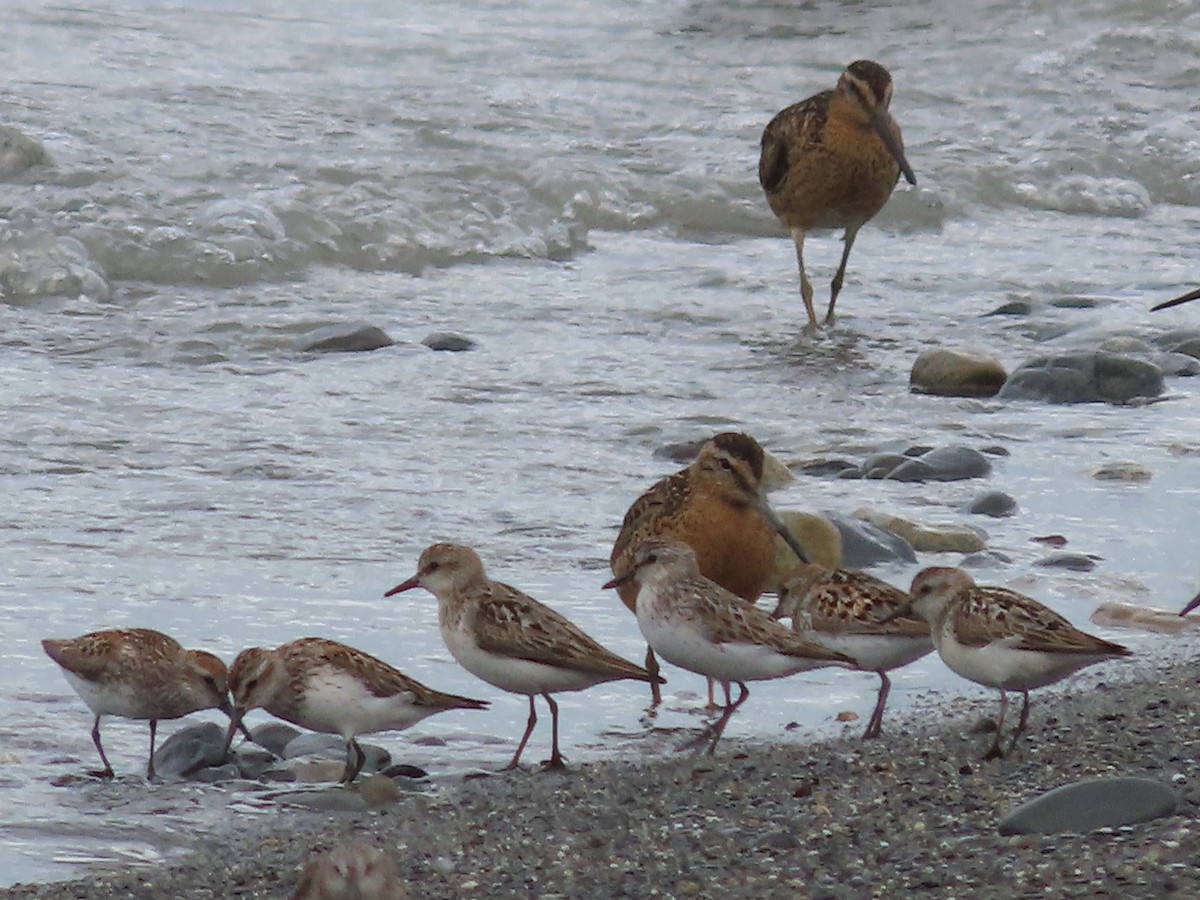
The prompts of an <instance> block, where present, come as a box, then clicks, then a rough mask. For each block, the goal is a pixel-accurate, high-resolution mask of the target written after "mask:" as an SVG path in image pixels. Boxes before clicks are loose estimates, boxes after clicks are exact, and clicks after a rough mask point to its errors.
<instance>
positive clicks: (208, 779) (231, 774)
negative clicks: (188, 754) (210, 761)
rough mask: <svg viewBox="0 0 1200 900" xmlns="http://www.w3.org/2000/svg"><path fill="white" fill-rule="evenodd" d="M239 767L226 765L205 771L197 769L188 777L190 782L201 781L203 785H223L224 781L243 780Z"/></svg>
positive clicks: (211, 767)
mask: <svg viewBox="0 0 1200 900" xmlns="http://www.w3.org/2000/svg"><path fill="white" fill-rule="evenodd" d="M245 777H246V776H245V774H243V772H242V770H241V767H240V766H237V765H235V764H234V763H227V764H225V765H223V766H209V767H208V768H206V769H197V770H196V771H195V772H193V773H192V774H191V775H189V776H188V778H189V780H191V781H201V782H204V783H205V784H223V783H224V782H226V781H237V780H238V779H240V778H245Z"/></svg>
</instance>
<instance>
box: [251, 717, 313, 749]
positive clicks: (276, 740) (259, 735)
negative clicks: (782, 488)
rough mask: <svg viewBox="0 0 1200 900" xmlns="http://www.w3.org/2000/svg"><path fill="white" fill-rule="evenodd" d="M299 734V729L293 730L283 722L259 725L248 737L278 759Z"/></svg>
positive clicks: (300, 732)
mask: <svg viewBox="0 0 1200 900" xmlns="http://www.w3.org/2000/svg"><path fill="white" fill-rule="evenodd" d="M301 734H303V732H302V731H301V730H300V729H299V728H293V727H292V726H291V725H287V724H284V723H283V722H267V723H266V724H265V725H259V726H258V727H257V728H255V729H254V730H253V731H251V732H250V736H251V737H252V738H254V743H256V744H258V746H260V747H263V748H265V749H267V750H270V751H271V752H272V753H274V754H275V755H276V756H278V757H282V756H283V751H284V748H285V747H287V745H288V744H289V743H290V742H291V741H292V740H293V739H294V738H297V737H299V736H300V735H301Z"/></svg>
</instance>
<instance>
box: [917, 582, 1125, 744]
mask: <svg viewBox="0 0 1200 900" xmlns="http://www.w3.org/2000/svg"><path fill="white" fill-rule="evenodd" d="M909 594H910V595H911V596H912V611H913V612H915V613H916V614H917V615H919V616H920V617H921V618H922V619H924V620H925V621H926V622H928V623H929V624H930V626H931V628H932V629H933V632H932V635H933V644H934V646H935V647H937V651H938V655H939V656H940V657H941V658H942V661H943V662H944V663H946V665H947V666H948V667H949V668H950V670H951V671H953V672H955V673H956V674H958V675H961V676H962V677H963V678H966V679H969V680H970V681H974V682H975V683H976V684H982V685H984V686H985V687H992V688H996V689H997V690H999V691H1000V715H999V718H998V720H997V722H996V739H995V740H994V741H993V742H992V746H991V747H990V748H989V749H988V751H987V753H986V754H985V756H984V759H996V758H999V757H1001V756H1004V755H1005V754H1006V753H1008V752H1009V751H1011V750H1012V748H1013V747H1014V746H1015V745H1016V743H1017V738H1019V737H1020V736H1021V733H1022V732H1023V731H1024V730H1025V728H1026V726H1027V725H1028V724H1029V692H1030V691H1031V690H1033V689H1034V688H1040V687H1045V686H1046V685H1048V684H1053V683H1054V682H1056V681H1059V680H1061V679H1063V678H1066V677H1067V676H1068V675H1071V674H1073V673H1074V672H1078V671H1079V670H1080V669H1082V668H1084V667H1085V666H1090V665H1093V664H1094V663H1098V662H1104V661H1105V660H1110V659H1119V658H1121V657H1126V656H1132V655H1133V654H1132V652H1131V651H1130V650H1128V649H1127V648H1125V647H1122V646H1121V645H1120V644H1114V643H1112V642H1111V641H1106V640H1104V639H1103V638H1098V637H1094V636H1093V635H1090V634H1087V633H1086V632H1083V631H1080V630H1079V629H1078V628H1076V627H1075V626H1074V625H1072V624H1071V623H1070V622H1068V621H1067V620H1066V619H1065V618H1063V617H1062V616H1060V615H1059V614H1058V613H1056V612H1055V611H1054V610H1052V609H1050V608H1049V607H1046V606H1043V605H1042V604H1041V603H1038V602H1037V601H1036V600H1034V599H1033V598H1032V597H1026V596H1025V595H1024V594H1020V593H1017V592H1016V591H1013V590H1009V589H1008V588H1002V587H980V586H979V585H976V584H975V581H974V580H973V579H972V578H971V576H970V575H968V574H967V573H966V572H964V571H963V570H962V569H956V568H952V567H948V566H934V567H931V568H928V569H922V570H921V571H920V572H918V573H917V574H916V576H915V577H914V578H913V582H912V587H911V588H910V589H909ZM1006 691H1019V692H1020V693H1021V695H1022V698H1023V701H1024V702H1023V703H1022V705H1021V718H1020V721H1019V722H1018V723H1017V728H1016V730H1015V732H1014V733H1013V736H1012V740H1011V741H1010V742H1009V745H1008V747H1007V748H1002V747H1001V738H1002V736H1003V728H1004V712H1005V707H1006V706H1007V705H1008V698H1007V695H1006V693H1005V692H1006Z"/></svg>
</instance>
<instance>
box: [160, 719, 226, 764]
mask: <svg viewBox="0 0 1200 900" xmlns="http://www.w3.org/2000/svg"><path fill="white" fill-rule="evenodd" d="M224 751H225V729H224V728H222V727H221V726H220V725H218V724H217V723H215V722H205V723H203V724H201V725H188V726H187V727H185V728H182V729H180V730H179V731H177V732H175V733H174V734H173V735H171V736H170V737H169V738H167V739H166V740H165V741H163V742H162V744H160V745H159V747H158V749H156V750H155V751H154V771H155V772H157V773H158V774H159V775H161V776H162V777H163V778H190V777H193V776H196V775H197V774H198V773H199V772H200V771H201V770H203V769H207V768H210V767H216V766H221V765H222V764H223V763H224V762H225V752H224ZM233 774H234V776H236V774H237V773H236V771H235V772H234V773H233Z"/></svg>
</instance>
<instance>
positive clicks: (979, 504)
mask: <svg viewBox="0 0 1200 900" xmlns="http://www.w3.org/2000/svg"><path fill="white" fill-rule="evenodd" d="M1018 508H1019V507H1018V506H1017V501H1016V500H1014V499H1013V498H1012V497H1011V496H1009V495H1008V494H1006V493H1004V492H1003V491H988V492H987V493H984V494H980V495H979V496H978V497H976V498H975V499H974V500H972V501H971V502H970V503H969V504H968V505H967V512H969V513H973V514H974V515H977V516H991V517H992V518H993V519H1002V518H1005V517H1007V516H1015V515H1016V514H1017V510H1018Z"/></svg>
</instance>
